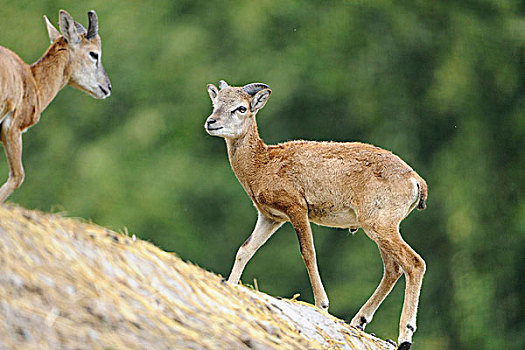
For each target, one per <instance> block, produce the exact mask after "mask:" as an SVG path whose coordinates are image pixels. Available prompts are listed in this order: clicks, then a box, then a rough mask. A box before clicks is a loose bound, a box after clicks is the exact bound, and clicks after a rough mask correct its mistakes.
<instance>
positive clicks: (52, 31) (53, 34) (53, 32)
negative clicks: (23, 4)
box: [44, 15, 60, 44]
mask: <svg viewBox="0 0 525 350" xmlns="http://www.w3.org/2000/svg"><path fill="white" fill-rule="evenodd" d="M44 21H45V22H46V28H47V34H48V35H49V41H51V44H52V43H54V42H55V40H57V39H58V38H59V37H60V32H59V31H58V30H57V29H56V28H55V27H54V26H53V25H52V24H51V22H50V21H49V19H48V18H47V16H45V15H44Z"/></svg>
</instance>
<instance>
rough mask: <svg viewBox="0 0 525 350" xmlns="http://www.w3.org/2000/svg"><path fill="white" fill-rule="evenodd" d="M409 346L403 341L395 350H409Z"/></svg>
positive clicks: (410, 344)
mask: <svg viewBox="0 0 525 350" xmlns="http://www.w3.org/2000/svg"><path fill="white" fill-rule="evenodd" d="M411 346H412V343H409V342H407V341H404V342H402V343H401V344H399V347H398V348H397V350H408V349H410V347H411Z"/></svg>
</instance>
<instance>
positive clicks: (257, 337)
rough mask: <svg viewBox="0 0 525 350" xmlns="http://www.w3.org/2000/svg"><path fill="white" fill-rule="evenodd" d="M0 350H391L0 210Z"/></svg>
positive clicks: (75, 229) (312, 312)
mask: <svg viewBox="0 0 525 350" xmlns="http://www.w3.org/2000/svg"><path fill="white" fill-rule="evenodd" d="M0 348H2V349H327V348H333V349H393V348H394V347H393V346H392V345H390V344H388V343H386V342H384V341H382V340H380V339H377V338H375V337H373V336H371V335H368V334H366V333H364V332H361V331H359V330H357V329H355V328H353V327H350V326H349V325H347V324H346V323H344V322H343V321H341V320H339V319H336V318H334V317H332V316H330V315H328V314H327V313H325V312H322V311H320V310H318V309H316V308H315V307H313V306H311V305H309V304H306V303H302V302H297V301H290V300H280V299H276V298H273V297H270V296H268V295H266V294H263V293H260V292H257V291H254V290H251V289H249V288H246V287H244V286H230V285H228V284H227V283H224V282H221V277H220V276H217V275H215V274H213V273H210V272H207V271H204V270H203V269H201V268H199V267H197V266H195V265H192V264H190V263H186V262H184V261H182V260H181V259H180V258H178V257H177V256H176V255H174V254H170V253H166V252H164V251H162V250H160V249H159V248H157V247H155V246H153V245H152V244H150V243H147V242H144V241H140V240H133V239H132V238H131V237H127V236H125V235H122V234H118V233H115V232H113V231H110V230H108V229H106V228H103V227H99V226H96V225H93V224H88V223H83V222H79V221H78V220H74V219H68V218H64V217H61V216H59V215H53V214H45V213H41V212H37V211H30V210H26V209H24V208H20V207H16V206H7V205H0Z"/></svg>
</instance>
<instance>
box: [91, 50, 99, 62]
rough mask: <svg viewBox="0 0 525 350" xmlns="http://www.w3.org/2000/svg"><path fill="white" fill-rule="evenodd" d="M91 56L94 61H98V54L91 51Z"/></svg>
mask: <svg viewBox="0 0 525 350" xmlns="http://www.w3.org/2000/svg"><path fill="white" fill-rule="evenodd" d="M89 55H90V56H91V58H92V59H94V60H98V53H96V52H93V51H90V52H89Z"/></svg>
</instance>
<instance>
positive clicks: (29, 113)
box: [0, 10, 111, 202]
mask: <svg viewBox="0 0 525 350" xmlns="http://www.w3.org/2000/svg"><path fill="white" fill-rule="evenodd" d="M88 17H89V27H88V29H87V30H86V29H85V28H84V27H83V26H82V25H81V24H80V23H77V22H75V21H74V20H73V18H71V16H70V15H69V13H67V12H66V11H64V10H60V12H59V27H60V30H61V32H62V34H60V32H58V30H57V29H56V28H55V27H54V26H53V25H52V24H51V23H50V22H49V20H48V19H47V17H46V16H44V20H45V22H46V27H47V32H48V35H49V40H50V41H51V46H49V48H48V49H47V51H46V52H45V53H44V55H43V56H42V57H41V58H40V59H39V60H38V61H37V62H35V63H33V64H32V65H28V64H26V63H25V62H24V61H22V59H21V58H20V57H18V55H17V54H15V53H14V52H13V51H11V50H9V49H7V48H5V47H2V46H0V128H1V131H0V136H1V139H2V143H3V144H4V150H5V153H6V156H7V161H8V162H9V178H8V179H7V181H6V183H5V184H3V185H2V187H0V202H2V201H5V200H6V198H7V197H9V195H10V194H11V193H12V192H13V191H14V190H15V189H17V188H18V187H20V185H22V182H23V181H24V168H23V165H22V133H23V132H25V131H27V129H28V128H29V127H31V126H33V125H35V124H36V123H38V121H39V120H40V114H41V113H42V111H43V110H44V109H45V108H46V107H47V106H48V105H49V103H50V102H51V101H52V100H53V99H54V98H55V96H56V95H57V93H58V92H59V91H60V90H61V89H62V88H63V87H64V86H65V85H67V84H69V85H71V86H73V87H75V88H77V89H80V90H82V91H84V92H86V93H88V94H90V95H91V96H93V97H94V98H106V97H108V96H109V95H110V93H111V83H110V81H109V78H108V76H107V74H106V71H105V70H104V67H103V66H102V62H101V59H102V49H101V41H100V36H99V35H98V17H97V14H96V13H95V11H89V13H88Z"/></svg>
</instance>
